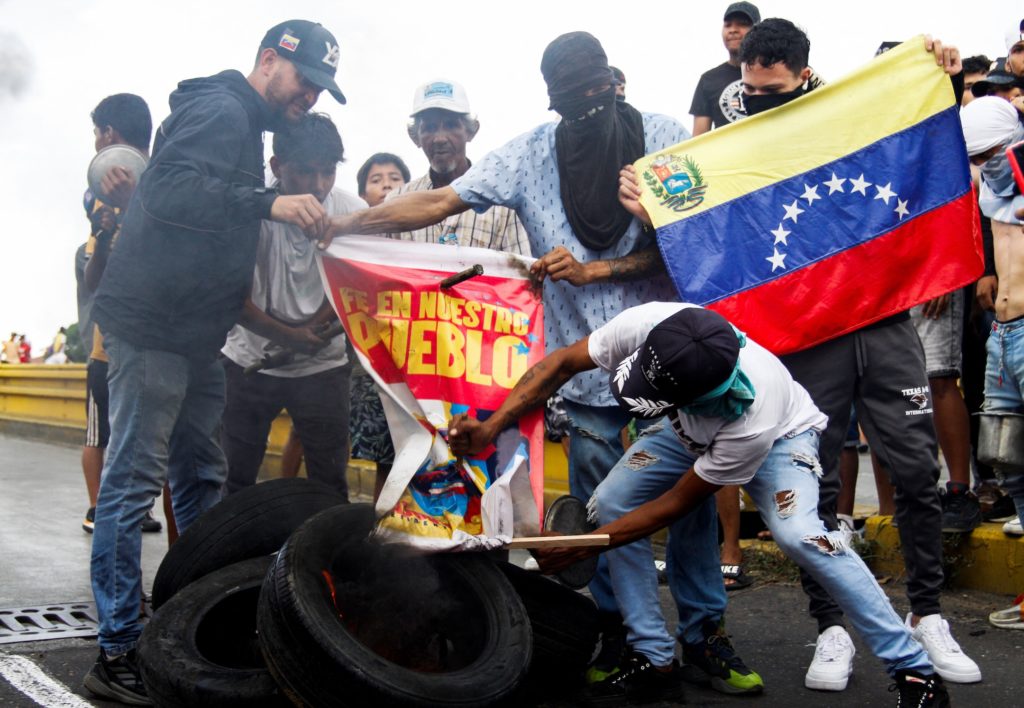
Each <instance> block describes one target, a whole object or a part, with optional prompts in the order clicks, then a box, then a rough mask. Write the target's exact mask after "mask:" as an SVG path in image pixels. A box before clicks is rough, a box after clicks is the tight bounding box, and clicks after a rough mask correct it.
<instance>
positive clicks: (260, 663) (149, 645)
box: [138, 556, 288, 708]
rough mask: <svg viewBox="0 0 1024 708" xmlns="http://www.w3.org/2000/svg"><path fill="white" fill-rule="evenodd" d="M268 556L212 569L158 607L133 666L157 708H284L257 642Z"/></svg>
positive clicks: (282, 699)
mask: <svg viewBox="0 0 1024 708" xmlns="http://www.w3.org/2000/svg"><path fill="white" fill-rule="evenodd" d="M271 560H272V559H271V558H270V556H266V557H261V558H251V559H249V560H245V561H242V562H241V563H235V564H234V565H230V566H228V567H226V568H221V569H220V570H217V571H214V572H213V573H210V574H208V575H206V576H204V577H203V578H201V579H199V580H197V581H196V582H194V583H192V584H191V585H189V586H188V587H187V588H184V589H182V591H181V592H180V593H178V594H177V595H175V596H174V597H173V598H172V599H171V600H170V601H169V602H168V603H167V604H166V605H164V606H163V607H161V608H160V609H159V610H158V611H157V612H156V614H155V615H153V619H152V620H150V622H149V624H147V625H146V629H145V630H144V631H143V632H142V636H141V637H140V638H139V645H138V649H139V664H140V668H141V671H142V679H143V681H144V682H145V684H146V690H147V691H148V693H149V696H150V698H152V699H153V702H154V703H155V704H156V705H158V706H175V707H177V706H180V707H181V708H193V707H197V708H200V707H204V706H209V707H210V708H242V707H243V706H245V707H256V706H267V707H269V706H285V705H288V701H287V699H286V698H285V697H284V696H283V695H282V693H281V691H280V689H279V688H278V687H277V683H276V682H275V681H274V678H273V677H272V676H271V675H270V672H269V671H267V667H266V663H265V662H264V660H263V656H262V654H261V653H260V649H259V642H258V641H257V639H256V606H257V603H258V600H259V592H260V586H261V585H262V584H263V578H264V576H265V575H266V574H267V568H269V567H270V563H271Z"/></svg>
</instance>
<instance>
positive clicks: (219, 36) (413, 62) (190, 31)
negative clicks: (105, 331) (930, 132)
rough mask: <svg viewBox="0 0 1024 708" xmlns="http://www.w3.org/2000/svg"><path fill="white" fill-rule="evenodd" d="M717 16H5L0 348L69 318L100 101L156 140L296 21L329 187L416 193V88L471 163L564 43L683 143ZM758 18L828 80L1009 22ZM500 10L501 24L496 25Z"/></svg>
mask: <svg viewBox="0 0 1024 708" xmlns="http://www.w3.org/2000/svg"><path fill="white" fill-rule="evenodd" d="M727 4H728V2H726V1H725V0H722V1H720V2H701V3H696V2H683V1H682V0H674V1H671V2H660V3H655V2H648V3H639V2H632V3H623V2H606V1H605V0H589V1H578V0H562V1H560V0H546V1H539V0H520V1H519V2H516V3H496V2H487V1H486V0H484V1H481V0H475V1H471V0H448V1H447V2H437V3H433V4H432V3H429V2H425V1H423V0H416V1H411V0H398V1H397V2H394V3H391V4H390V5H386V4H384V3H382V2H375V3H368V2H367V3H361V4H357V3H338V2H333V3H331V2H324V1H323V0H321V1H320V2H309V1H306V0H293V1H292V2H288V3H282V2H268V1H266V0H250V1H248V2H240V1H237V0H231V1H217V0H205V1H203V2H197V1H196V0H179V1H178V2H175V3H163V2H161V3H156V2H150V1H148V0H133V1H128V0H5V1H2V2H0V62H3V61H4V60H5V58H8V57H10V55H11V53H10V50H11V48H12V47H13V48H15V49H17V48H18V47H20V46H23V47H24V48H25V49H26V50H27V52H28V53H29V54H30V57H29V62H28V65H29V66H30V67H31V70H30V73H29V75H28V76H29V82H28V84H27V86H25V87H23V89H22V90H20V91H19V92H17V93H15V94H12V92H11V91H10V90H9V89H8V88H7V84H4V83H3V82H2V81H0V155H2V156H3V165H4V168H5V169H4V170H3V171H2V172H0V195H2V197H0V205H2V212H0V213H2V214H3V216H4V228H3V236H2V239H3V247H2V249H0V292H2V295H0V335H2V337H3V338H4V339H6V337H7V335H8V334H9V333H10V332H11V331H12V330H15V331H18V332H26V333H27V334H28V335H29V339H30V340H31V341H32V343H33V346H34V353H35V354H39V353H41V351H42V349H43V348H45V346H46V345H47V343H48V342H49V340H50V339H51V338H52V336H53V334H54V333H55V332H56V330H57V327H58V326H60V325H62V324H69V323H71V322H74V321H75V319H76V317H77V316H76V310H75V283H74V271H73V257H74V252H75V249H76V248H77V247H78V245H79V244H80V243H82V242H83V241H84V240H85V238H86V236H87V235H88V222H87V221H86V219H85V216H84V212H83V210H82V192H83V190H84V189H85V170H86V166H87V165H88V163H89V160H90V159H91V158H92V155H93V153H94V151H93V136H92V123H91V121H90V119H89V113H90V111H91V110H92V108H93V107H95V105H96V103H98V102H99V101H100V99H102V98H103V97H104V96H107V95H110V94H112V93H119V92H125V91H127V92H132V93H138V94H140V95H141V96H143V97H144V98H145V99H146V101H147V102H148V103H149V105H150V109H151V110H152V112H153V117H154V122H155V123H159V122H160V121H161V120H162V119H163V118H164V116H165V115H166V114H167V96H168V94H169V93H170V92H171V91H172V90H173V89H174V87H175V86H176V85H177V83H178V81H180V80H182V79H185V78H191V77H195V76H205V75H209V74H213V73H216V72H218V71H220V70H222V69H228V68H235V69H239V70H241V71H243V73H247V72H248V70H249V69H250V67H251V65H252V61H253V59H254V57H255V54H256V49H257V46H258V44H259V41H260V39H261V38H262V36H263V34H264V33H265V31H266V30H267V29H268V28H269V27H271V26H272V25H274V24H276V23H277V22H280V21H283V20H286V19H290V18H294V17H301V18H305V19H311V20H315V21H318V22H321V23H322V24H324V25H325V26H326V27H327V28H328V29H330V30H331V31H332V32H333V33H334V34H335V36H336V37H337V38H338V41H339V43H340V45H341V63H340V65H339V70H338V83H339V85H340V86H341V88H342V90H343V91H344V92H345V95H346V96H347V98H348V101H349V102H348V105H347V106H339V105H338V104H336V103H335V102H334V101H333V99H331V97H330V96H329V95H327V94H324V95H323V96H321V98H320V101H319V103H318V104H317V106H316V110H321V111H326V112H327V113H329V114H330V115H331V116H332V117H333V118H334V120H335V121H336V122H337V124H338V126H339V128H340V130H341V134H342V138H343V140H344V142H345V148H346V155H347V161H346V163H345V164H344V165H342V166H341V167H340V169H339V171H338V182H337V184H338V186H340V187H342V188H343V189H346V190H349V191H352V192H354V191H355V173H356V170H357V169H358V167H359V165H360V164H361V163H362V161H363V160H364V159H365V158H366V157H368V156H369V155H370V154H371V153H373V152H378V151H387V152H394V153H397V154H399V155H401V156H402V157H403V158H404V159H405V160H406V161H407V162H408V163H409V166H410V168H411V169H412V172H413V175H414V176H416V175H418V174H422V173H423V172H424V171H425V170H426V167H427V164H426V160H425V159H424V158H423V155H422V153H420V152H419V151H418V150H417V149H416V148H415V147H414V146H413V144H412V143H411V142H410V140H409V138H408V136H407V135H406V132H405V125H406V122H407V120H408V113H409V110H410V107H411V103H412V93H413V89H414V88H415V87H416V85H418V84H420V83H423V82H425V81H427V80H429V79H433V78H438V77H445V78H450V79H454V80H456V81H459V82H461V83H462V84H463V85H464V86H465V87H466V90H467V92H468V94H469V100H470V103H471V105H472V108H473V110H474V111H475V112H476V113H477V114H478V116H479V118H480V121H481V125H482V127H481V130H480V133H479V135H478V136H477V138H476V139H475V140H474V141H473V142H472V143H471V144H470V146H469V155H470V158H471V159H472V158H473V157H474V156H479V155H482V154H484V153H485V152H486V151H487V150H489V149H491V148H494V147H497V146H498V145H501V144H502V143H504V142H505V141H506V140H508V139H510V138H512V137H514V136H515V135H518V134H519V133H522V132H524V131H526V130H528V129H530V128H532V127H533V126H535V125H537V124H539V123H542V122H545V121H550V120H553V119H554V117H555V116H554V114H553V113H550V112H548V111H547V110H546V107H547V97H546V93H545V88H544V83H543V81H542V79H541V75H540V57H541V53H542V52H543V50H544V47H545V45H546V44H547V43H548V42H549V41H550V40H551V39H553V38H554V37H556V36H557V35H559V34H561V33H563V32H568V31H572V30H586V31H589V32H591V33H593V34H594V35H595V36H596V37H597V38H598V39H600V40H601V42H602V44H603V45H604V47H605V50H606V51H607V53H608V56H609V58H610V60H611V62H612V63H613V64H616V65H617V66H619V67H620V68H622V69H623V71H624V72H625V74H626V77H627V84H628V86H627V91H628V98H629V101H630V103H632V104H633V105H634V106H636V107H637V108H639V109H640V110H644V111H653V112H659V113H666V114H668V115H671V116H674V117H676V118H678V119H680V120H682V121H683V123H684V124H685V125H686V126H687V127H688V128H689V127H690V126H691V124H692V119H691V118H690V116H689V115H688V109H689V105H690V98H691V97H692V94H693V89H694V87H695V85H696V82H697V78H698V77H699V75H700V74H701V73H702V72H703V71H705V70H707V69H709V68H711V67H712V66H715V65H717V64H719V63H721V62H722V61H724V60H725V58H726V55H725V50H724V49H723V48H722V43H721V38H720V34H719V32H720V28H721V19H722V12H723V10H724V8H725V7H726V5H727ZM757 4H758V6H759V7H760V9H761V14H762V16H763V17H773V16H774V17H786V18H788V19H791V20H793V21H794V22H796V23H797V24H799V25H801V26H802V27H803V28H804V29H805V30H806V31H807V32H808V34H809V36H810V38H811V63H812V65H813V66H814V67H815V69H816V70H817V71H818V73H819V74H821V75H822V76H824V77H825V78H826V79H835V78H838V77H839V76H841V75H843V74H845V73H847V72H849V71H851V70H853V69H854V68H856V67H857V66H858V65H860V64H862V63H864V62H866V61H868V60H869V59H870V58H871V56H872V54H873V53H874V50H875V48H876V47H877V46H878V44H879V42H881V41H882V40H901V39H905V38H907V37H910V36H912V35H915V34H918V33H931V34H932V35H934V36H937V37H940V38H942V39H943V40H944V41H948V42H950V43H953V44H956V45H957V46H958V47H959V48H960V49H961V50H962V52H964V53H965V54H977V53H985V54H988V55H989V56H990V57H995V56H999V55H1002V54H1004V53H1005V52H1004V44H1003V35H1004V31H1005V29H1006V28H1007V27H1008V26H1009V24H1010V23H1011V22H1012V21H1013V18H1017V19H1018V20H1019V18H1020V16H1021V15H1022V12H1021V9H1020V6H1019V4H1018V5H1017V7H1014V3H1012V2H1009V0H992V1H990V2H973V3H965V2H948V1H939V2H922V1H920V0H915V1H914V2H892V0H887V1H880V0H862V1H860V2H856V3H853V2H809V1H797V0H788V1H784V0H772V1H770V2H769V1H767V0H765V1H764V2H758V3H757ZM511 7H514V8H515V11H514V12H512V13H511V14H509V13H508V11H507V10H505V9H504V8H511ZM965 8H970V11H969V12H968V11H966V10H965ZM12 37H13V38H14V39H12ZM21 54H23V52H21V51H16V52H14V56H15V59H17V57H19V56H21ZM878 108H879V110H880V111H881V110H884V108H885V107H884V106H879V107H878ZM268 145H269V141H268Z"/></svg>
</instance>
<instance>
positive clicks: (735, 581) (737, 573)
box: [719, 563, 754, 591]
mask: <svg viewBox="0 0 1024 708" xmlns="http://www.w3.org/2000/svg"><path fill="white" fill-rule="evenodd" d="M719 567H720V568H721V570H722V579H723V580H732V583H730V584H727V585H726V586H725V589H726V590H729V591H732V590H742V589H743V588H747V587H750V586H751V585H753V584H754V579H753V578H752V577H750V576H749V575H747V574H746V573H745V572H744V571H743V566H742V565H729V564H726V563H723V564H722V565H721V566H719Z"/></svg>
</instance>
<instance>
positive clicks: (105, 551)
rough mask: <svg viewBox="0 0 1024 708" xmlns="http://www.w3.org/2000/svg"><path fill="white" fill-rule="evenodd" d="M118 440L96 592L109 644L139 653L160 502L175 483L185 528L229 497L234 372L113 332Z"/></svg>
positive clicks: (103, 507)
mask: <svg viewBox="0 0 1024 708" xmlns="http://www.w3.org/2000/svg"><path fill="white" fill-rule="evenodd" d="M104 346H105V347H106V350H107V355H108V356H109V357H110V369H109V372H108V377H109V378H108V381H109V384H110V423H111V425H110V427H111V436H110V445H109V446H108V448H107V460H106V464H105V465H104V468H103V478H102V481H101V483H100V494H99V498H98V499H97V501H96V527H95V532H94V534H93V541H92V567H91V574H92V590H93V595H94V596H95V598H96V609H97V610H98V613H99V617H100V629H99V644H100V646H101V647H102V648H103V649H105V650H106V651H107V653H108V654H120V653H122V652H125V651H127V650H129V649H131V648H132V647H133V646H134V645H135V642H136V641H137V640H138V638H139V634H140V633H141V632H142V626H141V624H140V623H139V600H140V598H141V596H142V571H141V569H140V561H141V554H142V532H141V528H140V525H141V524H142V520H143V518H144V517H145V515H146V513H147V512H148V511H149V510H150V509H152V508H153V501H154V500H155V499H156V497H157V496H158V495H159V494H160V491H161V490H162V489H163V486H164V482H165V481H168V480H169V481H170V485H171V501H172V505H173V507H174V517H175V521H176V522H177V526H178V531H179V532H184V531H185V530H186V529H187V528H188V527H189V525H190V524H191V523H192V522H193V521H195V519H196V517H198V516H199V514H200V513H202V512H203V511H205V510H206V509H208V508H210V507H211V506H213V505H214V504H216V503H217V501H219V500H220V496H221V487H222V486H223V484H224V479H225V478H226V476H227V464H226V462H225V460H224V454H223V453H222V452H221V449H220V446H219V445H218V443H217V436H218V431H219V426H220V418H221V413H222V412H223V410H224V368H223V367H222V366H221V365H220V363H219V362H217V361H210V362H209V363H206V364H197V363H195V362H192V361H190V360H189V359H186V358H185V357H183V356H181V355H178V354H172V353H171V352H165V351H158V350H155V349H140V348H138V347H135V346H133V345H132V344H129V343H128V342H126V341H124V340H122V339H120V338H118V337H115V336H112V335H107V337H106V339H105V340H104Z"/></svg>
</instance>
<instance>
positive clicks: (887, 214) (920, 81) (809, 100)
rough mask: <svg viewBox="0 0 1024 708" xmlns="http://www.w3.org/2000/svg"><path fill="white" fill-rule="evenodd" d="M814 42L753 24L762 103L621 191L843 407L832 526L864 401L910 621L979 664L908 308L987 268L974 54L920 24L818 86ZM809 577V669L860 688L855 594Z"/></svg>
mask: <svg viewBox="0 0 1024 708" xmlns="http://www.w3.org/2000/svg"><path fill="white" fill-rule="evenodd" d="M809 50H810V42H809V40H808V39H807V36H806V35H805V34H804V33H803V32H802V31H801V30H800V29H799V28H797V27H796V26H795V25H793V23H791V22H789V21H787V20H781V19H770V20H765V21H763V22H761V23H760V24H758V25H757V26H755V27H754V28H752V29H751V31H750V32H749V33H748V34H747V36H746V37H745V38H744V41H743V44H742V45H741V48H740V63H741V70H742V81H743V91H744V103H745V106H746V112H747V114H748V116H751V117H750V118H748V120H746V121H744V122H743V123H742V124H737V125H735V126H729V127H726V128H724V129H722V130H720V131H715V133H713V134H709V135H707V136H701V137H699V138H696V139H694V140H692V141H689V142H688V143H683V144H681V145H679V146H676V147H675V148H671V149H670V150H668V151H663V152H662V153H659V154H656V155H650V156H648V157H646V158H644V159H643V160H641V161H640V162H638V163H637V164H638V168H637V169H638V170H639V172H640V174H641V175H642V178H643V181H644V183H645V187H646V188H645V189H644V190H642V191H641V190H640V188H639V186H638V185H637V182H636V181H635V179H636V178H635V177H634V175H635V173H634V172H633V171H632V170H631V169H627V170H624V173H623V180H622V189H621V190H620V198H621V199H622V200H623V203H624V205H625V206H626V207H627V209H630V210H631V211H633V212H634V213H636V214H637V215H638V216H640V217H641V218H647V217H646V214H647V213H648V212H649V213H650V218H652V219H653V223H654V225H655V226H656V227H658V240H659V245H660V246H661V248H662V253H663V256H664V260H665V264H666V267H667V268H668V270H669V272H670V274H671V275H672V277H673V281H674V283H675V284H676V287H677V288H678V289H679V291H680V294H681V295H682V298H683V299H684V300H688V301H691V302H697V303H700V304H704V305H706V306H707V307H709V308H712V309H715V310H717V311H718V312H720V313H722V314H724V315H725V316H726V317H728V318H729V319H730V321H732V322H733V323H734V324H736V325H737V326H738V327H741V328H743V329H744V330H745V331H747V332H748V333H750V334H751V336H752V337H753V338H754V339H756V340H757V341H759V342H761V343H762V344H764V345H765V346H766V347H767V348H768V349H769V350H771V351H772V352H774V353H775V354H779V355H786V356H784V357H783V361H784V362H785V363H786V365H787V367H788V368H789V370H790V372H791V373H792V374H793V378H794V379H796V381H797V382H799V383H800V384H802V385H803V386H804V387H805V388H806V389H807V391H808V392H809V393H810V394H811V397H812V399H813V400H814V402H815V404H816V405H817V406H818V408H819V409H821V410H822V412H824V413H825V414H827V415H828V417H829V425H828V427H827V429H826V430H825V431H824V432H823V434H822V439H821V443H820V448H819V450H820V456H821V462H822V468H823V476H822V478H821V481H820V490H821V491H820V496H819V499H818V501H819V506H818V510H819V513H820V514H821V516H822V518H823V519H824V520H825V523H826V525H827V527H828V528H829V529H835V528H836V519H835V502H836V496H837V493H838V489H839V477H838V465H837V460H838V454H839V450H840V446H841V444H842V440H843V436H844V434H845V431H846V429H847V425H848V421H849V415H850V408H851V404H852V405H854V406H855V407H856V409H857V415H858V419H859V420H860V421H861V423H862V425H863V426H864V428H865V431H866V432H867V435H868V440H869V441H870V442H871V445H872V449H874V450H875V451H876V452H877V453H878V454H879V457H880V459H881V460H882V462H883V464H884V465H885V466H886V468H887V469H889V470H890V474H891V475H892V476H893V482H894V484H895V486H896V488H897V494H896V507H897V513H896V522H897V524H898V527H899V532H900V537H901V545H902V548H903V552H904V556H905V558H906V565H907V569H908V574H909V576H910V580H909V583H908V595H909V597H910V601H911V613H910V614H909V615H908V616H907V618H906V625H907V628H908V629H909V630H912V631H913V635H914V638H915V639H917V640H918V641H919V642H921V643H922V644H923V645H924V646H925V648H926V649H927V651H928V653H929V657H930V659H931V661H932V663H933V664H934V665H935V668H936V670H937V672H938V673H939V675H941V676H942V677H943V678H945V679H947V680H949V681H955V682H963V683H968V682H973V681H979V680H980V679H981V672H980V670H979V669H978V666H977V664H975V663H974V662H973V661H972V660H971V659H970V658H969V657H967V656H966V655H965V654H964V653H963V651H962V650H961V649H960V647H959V645H958V644H957V642H956V641H955V640H954V639H953V637H952V635H951V634H950V632H949V625H948V624H947V623H946V621H945V620H944V619H943V618H942V616H941V615H940V613H939V612H940V606H939V593H940V588H941V585H942V579H943V575H942V542H941V513H942V512H941V506H940V503H939V497H938V490H937V488H936V486H935V484H936V482H937V480H938V476H939V471H938V466H937V463H936V443H935V431H934V426H933V423H932V417H931V404H930V396H929V394H930V392H929V389H928V382H927V376H926V373H925V365H924V358H923V352H922V350H921V345H920V342H919V340H918V338H917V336H916V334H915V332H914V328H913V326H912V324H911V323H910V321H909V318H908V316H907V313H906V310H907V309H909V308H910V307H911V306H913V305H915V304H919V303H921V302H924V301H926V300H929V299H931V298H933V297H935V296H937V295H941V294H944V293H946V292H949V291H951V290H954V289H955V288H957V287H960V286H962V285H964V284H966V283H968V282H970V281H971V279H972V278H975V277H977V275H978V274H979V273H980V272H981V266H982V263H981V257H980V253H981V248H980V239H979V237H978V229H977V226H976V219H975V215H974V209H975V206H974V197H973V190H972V188H971V183H970V176H969V171H968V167H967V160H966V150H965V149H964V145H963V139H962V136H961V134H960V131H959V119H958V116H957V108H956V105H955V100H954V96H953V92H952V90H951V87H950V83H949V80H948V78H947V77H946V74H950V75H952V74H956V73H958V72H959V71H960V59H959V54H958V52H957V51H956V49H955V48H952V47H943V46H942V45H941V43H939V42H938V41H934V42H933V41H931V40H930V39H927V38H916V39H914V40H911V41H909V42H905V43H903V44H902V45H900V46H898V47H897V48H895V49H893V50H891V51H890V52H888V53H886V54H885V55H883V56H882V57H880V58H878V59H876V60H874V61H873V62H872V63H871V64H870V65H868V66H867V67H865V68H864V69H862V70H861V71H859V72H857V73H855V74H854V75H852V76H850V77H847V78H845V79H843V80H841V81H838V82H836V83H834V84H831V85H829V86H825V87H823V88H819V89H817V90H815V91H814V93H813V95H808V96H804V94H805V93H806V92H807V90H806V88H805V85H806V82H807V79H808V78H809V75H810V69H809V68H808V55H809ZM925 50H927V51H925ZM927 52H931V53H932V55H929V54H928V53H927ZM936 64H938V65H939V66H940V67H941V68H942V70H937V69H936V66H935V65H936ZM943 72H945V73H943ZM877 105H885V106H887V111H886V112H885V113H882V114H879V113H878V112H877V111H876V110H874V106H877ZM754 150H756V152H754ZM752 155H753V156H756V157H757V158H758V160H757V162H756V163H753V162H752V161H751V156H752ZM803 580H804V587H805V590H806V591H807V592H808V594H809V595H810V597H811V614H812V615H813V616H814V617H815V618H816V619H817V620H818V622H819V632H820V634H819V638H818V642H817V649H816V652H815V659H814V661H813V662H812V664H811V666H810V668H809V669H808V672H807V676H806V678H805V684H806V685H807V687H809V688H814V689H819V690H843V689H844V688H845V687H846V684H847V681H848V678H849V675H850V673H851V672H852V666H853V663H852V660H853V653H854V650H853V644H852V642H851V641H850V638H849V635H848V634H847V633H846V630H845V629H844V628H843V626H842V624H843V619H842V611H841V610H840V609H839V607H837V605H836V603H835V602H834V601H833V600H832V598H831V597H830V596H829V593H828V592H826V591H825V590H823V589H822V587H821V585H819V584H818V583H817V582H816V581H815V580H814V579H813V578H811V577H810V576H809V575H807V574H806V573H805V574H804V577H803Z"/></svg>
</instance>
